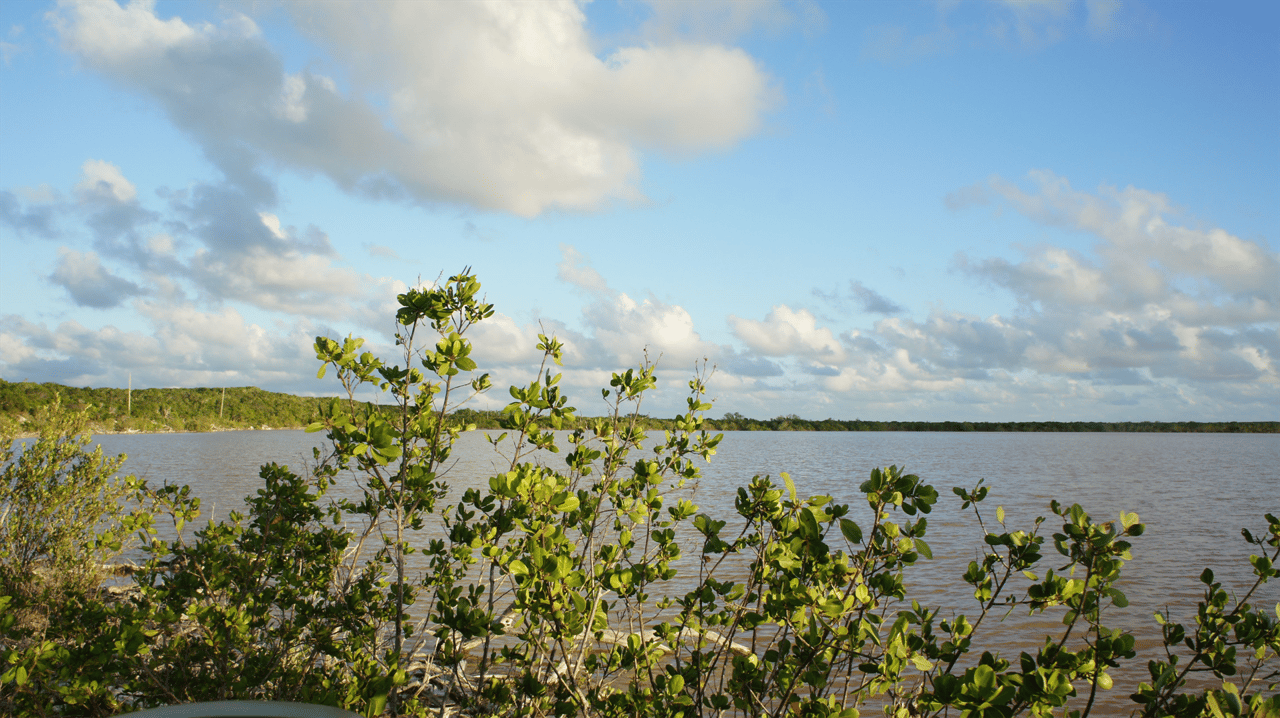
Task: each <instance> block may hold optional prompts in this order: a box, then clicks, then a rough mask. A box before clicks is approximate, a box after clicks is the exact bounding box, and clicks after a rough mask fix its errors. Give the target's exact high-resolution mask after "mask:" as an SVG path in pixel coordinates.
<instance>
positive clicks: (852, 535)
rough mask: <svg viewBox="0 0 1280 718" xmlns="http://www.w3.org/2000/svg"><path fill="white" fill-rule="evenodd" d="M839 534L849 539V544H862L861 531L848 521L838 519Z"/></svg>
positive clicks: (856, 525)
mask: <svg viewBox="0 0 1280 718" xmlns="http://www.w3.org/2000/svg"><path fill="white" fill-rule="evenodd" d="M840 533H842V534H844V537H845V538H847V539H849V543H855V544H856V543H862V529H861V528H860V527H859V526H858V524H856V523H854V522H853V521H851V520H849V519H840Z"/></svg>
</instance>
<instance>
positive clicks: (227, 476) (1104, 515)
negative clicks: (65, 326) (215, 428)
mask: <svg viewBox="0 0 1280 718" xmlns="http://www.w3.org/2000/svg"><path fill="white" fill-rule="evenodd" d="M96 440H97V441H99V442H100V443H101V444H102V445H103V448H104V450H105V451H107V452H109V453H112V454H115V453H125V454H127V455H128V456H129V459H128V461H127V462H126V464H125V470H126V471H127V472H129V473H134V474H137V475H138V476H142V477H145V478H147V479H148V480H149V481H151V482H152V483H153V484H157V485H158V484H160V483H162V482H164V481H168V482H170V483H179V484H190V485H191V487H192V490H193V493H194V494H195V495H197V496H201V497H202V498H203V499H204V508H205V515H204V517H202V519H201V520H200V521H198V522H197V524H198V525H203V524H204V518H207V517H209V516H210V515H212V516H213V517H215V518H219V519H223V518H226V516H227V514H228V512H229V511H231V510H233V509H238V508H241V507H243V505H244V504H243V498H244V497H245V496H246V495H248V494H252V493H254V492H255V491H256V489H257V488H258V486H259V485H260V481H259V479H258V467H259V466H260V465H261V464H262V463H265V462H268V461H275V462H277V463H281V464H288V465H289V466H290V467H291V468H293V469H295V470H303V469H304V468H305V466H307V465H308V464H310V463H313V460H312V451H311V450H312V448H313V447H316V446H321V445H323V443H324V439H323V437H322V436H320V435H318V434H306V433H303V432H300V431H258V432H254V431H241V432H222V433H212V434H150V435H140V434H137V435H113V436H102V437H97V439H96ZM454 456H455V458H456V459H457V463H456V464H455V465H454V466H453V468H452V469H451V470H450V472H449V474H448V475H447V480H448V481H449V482H450V484H451V485H452V486H453V487H454V489H455V491H460V490H461V489H464V488H467V487H469V486H487V479H488V477H489V476H490V475H491V474H493V473H495V472H497V471H501V470H504V469H505V462H504V461H503V460H502V459H501V457H499V456H497V455H495V453H494V451H493V449H492V447H490V446H489V445H488V444H487V443H486V442H485V440H484V436H483V433H482V432H470V433H467V434H464V435H463V436H462V437H461V438H460V440H459V443H458V446H457V447H456V449H455V452H454ZM561 456H563V454H561V455H547V456H545V457H544V461H545V462H546V463H548V464H549V465H554V464H555V462H557V461H562V459H561V458H559V457H561ZM889 464H897V465H899V466H903V467H905V469H906V470H907V471H908V472H909V473H914V474H918V475H919V476H920V477H921V478H922V479H924V480H925V481H926V482H928V483H931V484H933V485H934V486H935V487H936V488H937V489H938V491H939V494H940V495H941V496H940V499H939V505H938V506H937V507H936V508H935V510H934V512H933V514H932V515H930V516H929V532H928V535H927V539H928V541H929V543H930V545H931V546H932V547H933V551H934V556H935V560H934V561H933V562H928V563H927V565H924V566H922V567H919V570H914V569H913V570H912V571H909V572H908V574H907V576H908V578H907V581H908V586H909V588H910V589H911V593H912V594H913V595H914V596H915V597H918V598H919V599H920V600H921V602H922V603H925V604H932V605H935V606H943V607H945V608H946V610H947V611H948V612H951V611H955V612H965V613H968V614H969V615H973V614H974V605H975V604H974V602H973V599H972V595H971V591H970V590H967V588H966V586H965V585H964V584H963V582H962V581H960V579H959V576H960V575H961V574H962V573H963V571H964V566H965V565H967V563H968V562H969V561H970V560H973V559H975V558H978V557H980V555H981V552H980V548H981V546H982V533H981V530H980V529H979V528H978V526H977V524H976V522H975V521H973V520H972V515H971V514H970V513H967V512H962V511H960V508H959V505H960V502H959V499H958V498H957V497H955V496H954V495H953V494H951V491H950V489H951V487H952V486H964V487H972V486H973V485H974V484H976V483H977V481H978V480H979V479H985V485H986V486H989V487H990V488H991V494H990V496H989V497H988V499H987V501H986V502H984V504H983V506H984V507H985V508H984V517H985V518H986V520H987V521H988V522H994V520H995V508H996V506H997V505H1001V506H1003V507H1004V509H1005V512H1006V524H1007V526H1008V527H1009V530H1013V529H1017V528H1020V529H1030V528H1031V527H1032V522H1033V521H1034V519H1035V517H1037V516H1047V515H1051V514H1050V512H1049V509H1048V505H1049V501H1050V500H1051V499H1055V498H1056V499H1058V500H1059V501H1061V502H1063V503H1065V504H1068V505H1069V504H1071V503H1079V504H1081V505H1082V506H1083V507H1084V508H1085V509H1086V510H1087V511H1088V512H1089V513H1090V514H1091V515H1092V516H1093V517H1094V519H1095V520H1097V521H1102V520H1108V519H1116V518H1118V517H1119V513H1120V511H1121V510H1125V511H1136V512H1137V513H1138V514H1139V515H1140V516H1141V518H1142V521H1143V522H1144V523H1145V524H1146V525H1147V532H1146V533H1145V534H1144V535H1143V536H1142V537H1140V538H1139V539H1137V540H1135V542H1134V549H1133V555H1134V559H1133V561H1132V562H1131V563H1130V564H1128V565H1127V566H1126V567H1125V570H1124V573H1123V575H1124V582H1123V584H1122V589H1123V590H1124V591H1125V592H1126V594H1127V595H1128V597H1129V599H1130V602H1131V606H1130V607H1129V608H1128V609H1125V610H1123V611H1116V612H1115V613H1113V614H1108V615H1106V617H1105V620H1104V623H1106V624H1107V625H1109V626H1112V627H1120V628H1127V629H1130V630H1133V631H1134V632H1135V633H1136V634H1137V635H1138V636H1139V639H1140V640H1139V645H1140V648H1142V649H1143V652H1144V654H1146V653H1148V652H1150V651H1151V650H1152V649H1154V648H1155V647H1156V646H1157V643H1156V641H1157V640H1158V636H1159V632H1158V630H1157V629H1156V628H1155V624H1154V622H1153V621H1152V618H1151V616H1152V613H1153V612H1154V611H1157V610H1160V609H1163V608H1165V607H1166V606H1167V607H1169V608H1170V609H1172V610H1173V611H1174V613H1175V617H1178V618H1180V620H1183V621H1186V620H1188V619H1189V618H1190V616H1191V615H1192V613H1193V612H1194V607H1195V603H1196V601H1197V600H1199V599H1200V597H1201V595H1202V591H1201V588H1200V584H1199V583H1198V580H1197V577H1198V576H1199V575H1200V572H1201V571H1202V570H1203V569H1204V568H1205V567H1206V566H1212V567H1213V569H1214V572H1215V574H1216V575H1217V578H1218V580H1221V581H1223V582H1224V583H1225V584H1227V585H1228V586H1236V587H1243V586H1246V585H1249V584H1250V583H1251V581H1250V579H1251V578H1252V573H1251V569H1250V566H1249V565H1248V563H1247V559H1248V556H1249V554H1250V551H1249V548H1250V547H1249V546H1248V545H1247V544H1245V543H1244V541H1243V540H1242V539H1241V538H1240V529H1241V527H1249V528H1250V529H1251V530H1254V531H1255V533H1260V532H1261V531H1262V529H1264V528H1265V525H1266V524H1265V521H1264V520H1263V519H1262V515H1263V514H1264V513H1272V514H1280V436H1277V435H1274V434H1270V435H1251V434H1114V433H1096V434H1089V433H1063V434H1049V433H1025V434H1023V433H915V432H848V433H845V432H839V433H837V432H830V433H827V432H815V433H808V432H729V433H726V435H725V438H724V441H723V442H722V443H721V444H720V446H719V449H718V452H717V454H716V455H715V456H714V457H712V461H711V463H709V464H707V465H704V467H703V477H702V479H701V481H700V482H699V483H698V485H697V486H696V487H695V488H694V489H693V492H692V493H693V500H694V501H695V503H698V504H699V505H700V506H701V508H702V510H703V511H705V512H706V513H708V514H710V515H712V516H713V517H717V518H721V519H729V518H731V517H732V516H733V514H734V511H733V498H734V496H735V493H736V489H737V487H738V486H745V485H746V484H747V483H748V482H749V481H750V479H751V477H752V476H754V475H757V474H761V475H764V474H768V475H771V476H773V477H775V478H776V477H777V476H778V474H779V472H781V471H787V472H789V473H790V474H791V476H792V478H793V479H794V481H795V483H796V486H797V488H798V490H799V493H800V494H801V495H802V496H809V495H815V494H830V495H832V496H834V497H835V499H836V501H837V502H839V503H847V504H850V505H851V507H852V508H853V509H854V511H853V512H852V513H851V518H854V520H856V521H858V522H859V523H862V524H863V525H864V526H865V525H866V523H867V521H868V519H869V517H870V512H869V511H868V510H867V509H866V504H865V501H864V500H863V499H862V498H861V496H860V494H859V493H858V486H859V484H861V483H862V482H863V481H865V480H866V478H867V475H868V473H869V472H870V470H871V469H872V468H874V467H877V466H887V465H889ZM779 483H780V482H779ZM989 526H991V523H989ZM1060 527H1061V521H1060V520H1057V521H1055V520H1050V521H1047V522H1046V524H1045V529H1044V530H1043V531H1042V533H1043V534H1045V535H1046V536H1049V535H1051V534H1052V533H1053V532H1054V531H1057V530H1059V529H1060ZM1044 553H1045V557H1046V560H1045V562H1044V564H1043V567H1042V571H1043V568H1048V567H1050V566H1052V567H1054V568H1057V567H1058V566H1059V565H1060V562H1059V559H1060V558H1061V557H1059V556H1058V554H1057V553H1056V552H1055V551H1054V550H1053V548H1052V538H1051V537H1049V538H1048V540H1047V544H1046V547H1045V551H1044ZM1042 571H1041V572H1042ZM1254 602H1255V603H1256V604H1261V605H1263V606H1274V605H1276V603H1277V602H1280V582H1273V583H1271V584H1268V585H1266V586H1264V587H1263V589H1262V590H1261V591H1260V593H1259V594H1258V595H1256V596H1255V599H1254ZM1010 621H1011V623H1010V625H1009V627H1008V630H1007V631H1005V632H1007V633H1009V635H1012V634H1013V633H1016V632H1017V631H1026V630H1027V629H1028V628H1029V627H1030V628H1034V629H1036V630H1040V631H1043V632H1045V633H1052V632H1055V626H1057V627H1058V628H1060V626H1058V625H1057V623H1056V618H1055V619H1044V618H1036V619H1030V620H1029V623H1028V622H1027V621H1028V619H1017V618H1016V617H1015V618H1011V619H1010ZM1018 621H1022V622H1021V623H1019V622H1018ZM1000 634H1001V632H997V634H996V635H997V637H998V636H999V635H1000ZM1041 635H1044V634H1043V633H1041ZM1035 643H1036V641H1035V640H1032V641H1028V640H1027V636H1026V634H1025V633H1023V634H1022V635H1021V640H1020V644H1021V645H1020V648H1026V649H1027V650H1034V645H1035ZM995 647H996V648H999V647H1000V646H999V645H997V646H995ZM1005 648H1006V653H1007V651H1008V649H1009V648H1012V647H1011V646H1006V647H1005ZM1015 655H1016V654H1015ZM1010 657H1013V656H1010ZM1145 658H1146V656H1144V657H1140V659H1138V660H1136V661H1134V662H1133V665H1134V667H1135V669H1137V668H1138V667H1142V666H1145ZM1139 673H1145V669H1142V670H1140V671H1139ZM1122 677H1123V676H1117V690H1116V691H1115V692H1113V694H1112V695H1113V696H1114V697H1115V698H1116V699H1120V697H1121V695H1123V694H1125V693H1128V692H1130V691H1131V690H1132V687H1131V686H1126V685H1124V684H1123V683H1122V682H1121V680H1120V679H1121V678H1122ZM1138 677H1139V676H1136V675H1133V676H1128V678H1131V679H1133V680H1137V678H1138ZM1119 705H1124V701H1123V700H1121V701H1120V704H1119ZM1117 707H1118V706H1117Z"/></svg>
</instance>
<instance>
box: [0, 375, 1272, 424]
mask: <svg viewBox="0 0 1280 718" xmlns="http://www.w3.org/2000/svg"><path fill="white" fill-rule="evenodd" d="M55 395H56V396H58V397H60V398H61V402H62V404H63V406H66V407H69V408H72V409H75V410H77V411H83V412H85V413H86V415H87V416H88V418H89V422H90V424H91V426H92V427H93V428H94V430H95V431H99V432H125V431H131V430H132V431H216V430H219V429H248V428H259V427H271V428H275V429H299V428H302V427H304V426H307V425H308V424H311V423H314V422H316V421H318V420H319V419H320V417H321V415H322V413H323V412H324V409H325V407H327V406H328V405H329V404H331V403H332V402H333V401H335V400H336V397H307V396H296V395H293V394H284V393H279V392H272V391H265V390H263V389H259V388H258V387H253V386H241V387H227V388H225V389H222V388H208V387H205V388H186V389H184V388H173V389H138V390H136V391H132V392H131V391H129V390H127V389H116V388H97V389H95V388H90V387H73V386H64V385H61V384H54V383H43V384H38V383H35V382H27V381H24V382H10V381H5V380H4V379H0V421H13V422H17V423H18V424H19V425H22V424H25V423H26V422H28V421H29V420H30V419H31V418H32V417H33V416H35V414H36V412H37V410H38V409H39V408H40V407H42V406H47V405H48V404H50V403H52V402H53V399H54V397H55ZM359 404H360V406H362V407H363V408H364V410H367V411H378V412H382V413H385V412H387V411H390V410H391V407H390V406H379V405H377V404H373V403H370V402H361V403H359ZM678 420H679V417H676V418H671V419H665V418H659V417H651V416H644V415H642V416H639V417H637V421H638V423H639V425H640V426H641V427H642V428H644V429H645V430H649V431H671V430H673V429H675V425H676V422H677V421H678ZM590 421H591V418H589V417H574V418H573V419H572V420H570V421H569V422H568V423H566V425H565V427H564V428H565V429H569V430H573V429H579V428H586V427H587V426H588V425H589V422H590ZM447 423H448V424H449V425H450V426H456V427H459V428H476V429H500V428H501V427H502V412H501V411H493V410H481V409H471V408H467V407H463V408H460V409H457V410H456V411H453V412H452V413H451V414H450V415H449V419H448V421H447ZM706 424H707V429H708V430H712V431H985V432H1071V431H1076V432H1145V433H1174V434H1184V433H1226V434H1275V433H1280V421H1208V422H1201V421H875V420H864V419H853V420H844V419H832V418H827V419H802V418H800V417H799V416H797V415H795V414H788V415H785V416H777V417H774V418H772V419H753V418H750V417H747V416H743V415H742V414H740V413H737V412H729V413H727V414H725V415H724V416H723V417H721V418H719V419H711V418H708V419H706ZM30 428H31V429H33V430H34V428H35V427H30Z"/></svg>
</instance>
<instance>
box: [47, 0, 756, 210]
mask: <svg viewBox="0 0 1280 718" xmlns="http://www.w3.org/2000/svg"><path fill="white" fill-rule="evenodd" d="M287 8H288V9H289V11H290V12H292V13H293V15H294V17H295V18H296V20H297V21H298V23H299V25H300V27H301V28H302V29H303V30H304V31H305V32H308V33H309V34H311V35H312V37H314V38H316V39H317V40H318V41H319V42H321V43H322V44H324V45H325V46H327V47H328V48H329V49H330V50H331V51H332V52H333V53H334V55H335V56H336V57H337V58H338V60H339V61H341V62H344V63H346V65H347V66H348V67H349V68H350V71H351V72H352V74H353V76H354V78H355V79H356V82H357V83H358V85H359V86H360V87H361V89H362V90H364V91H368V92H370V93H373V94H376V95H379V96H381V97H383V98H385V99H386V104H385V107H386V108H387V109H386V110H382V109H378V106H377V105H374V104H369V103H366V102H365V101H363V100H358V99H351V98H348V97H344V96H342V95H340V94H339V92H338V90H337V88H336V86H335V84H334V83H333V81H332V80H329V79H328V78H324V77H320V76H316V75H312V74H309V73H301V74H292V75H291V74H286V73H284V72H283V71H282V68H281V60H280V58H279V56H278V55H277V54H276V53H275V52H274V51H273V50H272V49H271V48H269V47H268V46H267V45H266V43H265V41H264V40H263V39H262V38H261V36H260V35H259V34H258V32H257V28H256V26H254V25H253V23H252V21H251V20H249V19H248V18H244V17H243V16H233V17H232V19H231V20H228V21H227V22H225V23H224V24H223V25H222V26H220V27H215V26H208V25H206V26H191V25H188V24H186V23H184V22H183V21H182V20H181V19H179V18H170V19H167V20H162V19H160V18H159V17H157V16H156V15H155V13H154V7H153V6H152V5H151V4H150V3H146V2H135V3H132V4H130V5H128V6H125V7H120V6H119V5H116V4H115V3H114V2H90V1H88V0H85V1H84V2H64V3H62V4H61V5H60V6H59V9H58V10H57V11H55V12H54V13H52V15H51V17H52V18H53V23H54V25H55V27H57V29H58V31H59V34H60V36H61V37H62V41H63V45H64V47H66V48H67V49H68V50H69V51H71V52H73V53H74V54H76V55H77V56H78V57H80V58H81V59H82V60H83V61H84V62H85V63H86V64H88V65H90V66H91V67H94V68H95V69H98V70H100V71H102V72H104V73H105V74H107V75H109V76H111V77H114V78H116V79H119V80H122V81H124V82H126V83H128V84H130V85H133V86H134V87H136V88H138V89H139V90H141V91H142V92H143V93H144V94H148V95H151V96H152V97H153V98H154V99H156V100H157V101H159V102H160V103H161V104H162V105H163V106H164V108H165V110H166V111H167V112H168V113H169V115H170V116H171V118H172V119H173V120H174V122H175V124H177V125H178V126H179V127H180V128H182V129H184V130H185V131H187V132H190V133H191V134H192V135H193V136H195V137H196V139H197V140H198V141H199V142H201V143H202V144H203V145H204V146H205V148H206V153H207V154H208V155H209V157H210V158H211V159H212V160H213V161H214V162H215V163H217V164H218V165H219V166H220V167H221V168H222V169H223V170H224V171H225V172H227V173H228V176H229V177H235V176H237V175H238V174H243V173H244V172H245V171H246V166H245V162H246V157H245V156H244V152H245V148H252V151H253V152H254V153H255V154H256V155H259V156H260V157H264V158H269V159H271V160H273V161H276V162H280V163H283V164H285V165H288V166H293V167H297V168H300V169H303V170H306V171H319V172H323V173H325V174H327V175H328V176H329V177H330V178H332V179H333V180H334V181H335V182H337V183H338V184H339V185H340V186H342V187H344V188H345V189H347V190H350V191H353V192H358V193H361V194H366V195H371V196H379V197H400V198H409V199H412V200H414V201H418V202H440V201H444V202H456V203H463V204H468V205H472V206H476V207H481V208H485V209H496V210H504V211H509V212H514V213H517V214H521V215H525V216H532V215H536V214H539V213H541V212H543V211H544V210H546V209H548V208H556V207H558V208H566V209H574V210H578V209H590V208H594V207H598V206H600V205H601V204H602V203H605V202H608V201H610V200H613V199H623V200H636V199H639V198H640V194H639V191H638V190H637V188H636V179H637V177H638V173H639V166H638V160H637V153H638V151H639V150H640V149H642V148H655V149H659V150H664V151H669V152H675V153H681V154H684V153H691V152H700V151H704V150H708V149H716V148H723V147H728V146H731V145H733V144H735V143H736V142H738V141H740V140H742V139H743V138H745V137H748V136H750V135H751V134H752V133H754V132H755V131H756V129H757V128H758V126H759V124H760V118H761V115H762V114H763V113H764V112H765V111H766V110H767V109H768V108H769V107H771V106H772V105H773V104H774V103H776V101H777V97H776V92H775V91H774V90H773V89H771V86H770V84H769V81H768V79H767V78H766V76H765V74H764V73H763V71H762V70H761V69H760V68H759V67H758V66H757V64H756V63H755V61H754V60H752V58H751V57H750V56H748V55H747V54H746V53H744V52H743V51H741V50H739V49H735V48H729V47H724V46H722V45H719V44H712V43H704V44H695V43H691V42H671V43H667V44H646V45H643V46H633V47H621V48H617V49H616V50H614V51H612V52H611V53H609V54H608V55H607V56H606V57H604V58H603V59H602V58H601V57H598V56H597V54H596V50H595V47H594V41H593V39H592V38H591V37H590V35H589V33H588V32H587V30H586V26H585V22H586V18H585V15H584V14H583V12H582V10H581V8H580V7H579V6H578V4H577V3H574V2H569V1H563V2H539V3H524V2H495V3H483V4H482V3H423V2H411V1H408V0H402V1H400V2H386V3H381V4H380V5H379V12H376V13H373V12H368V11H367V7H366V6H365V5H364V4H362V3H351V2H327V3H312V4H302V3H297V4H289V5H287ZM227 74H234V75H235V76H236V77H237V79H238V82H236V83H234V84H228V83H225V82H222V81H221V80H220V79H219V78H221V77H223V76H224V75H227ZM362 96H363V95H362ZM256 161H257V160H256V159H253V158H249V162H250V163H251V164H252V163H253V162H256Z"/></svg>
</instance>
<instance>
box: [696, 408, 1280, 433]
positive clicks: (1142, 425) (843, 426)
mask: <svg viewBox="0 0 1280 718" xmlns="http://www.w3.org/2000/svg"><path fill="white" fill-rule="evenodd" d="M707 426H708V427H709V428H712V429H715V430H717V431H1062V432H1065V431H1118V432H1158V433H1175V434H1185V433H1230V434H1275V433H1278V432H1280V421H1207V422H1201V421H863V420H862V419H854V420H853V421H841V420H839V419H823V420H821V421H811V420H809V419H801V418H800V417H798V416H795V415H794V414H792V415H790V416H779V417H776V418H773V419H749V418H747V417H745V416H743V415H742V414H736V413H729V414H725V415H724V417H723V418H720V419H709V420H707Z"/></svg>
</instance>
